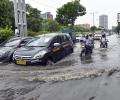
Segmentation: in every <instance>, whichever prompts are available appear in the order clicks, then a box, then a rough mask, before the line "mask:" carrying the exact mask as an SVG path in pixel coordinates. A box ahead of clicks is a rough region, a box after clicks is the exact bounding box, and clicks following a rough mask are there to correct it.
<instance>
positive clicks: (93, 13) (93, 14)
mask: <svg viewBox="0 0 120 100" xmlns="http://www.w3.org/2000/svg"><path fill="white" fill-rule="evenodd" d="M97 13H98V12H92V13H90V14H92V16H93V26H95V14H97Z"/></svg>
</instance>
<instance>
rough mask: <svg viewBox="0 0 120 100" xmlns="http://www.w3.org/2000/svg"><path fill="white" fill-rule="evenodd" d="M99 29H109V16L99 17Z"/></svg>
mask: <svg viewBox="0 0 120 100" xmlns="http://www.w3.org/2000/svg"><path fill="white" fill-rule="evenodd" d="M99 27H102V28H104V29H108V16H107V15H101V16H100V17H99Z"/></svg>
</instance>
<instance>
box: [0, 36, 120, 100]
mask: <svg viewBox="0 0 120 100" xmlns="http://www.w3.org/2000/svg"><path fill="white" fill-rule="evenodd" d="M108 40H109V43H108V45H109V47H108V48H107V49H101V48H99V42H98V41H96V42H95V49H94V51H93V55H92V56H91V57H87V58H85V57H83V58H80V56H79V54H80V45H79V43H78V44H76V46H75V51H74V53H73V54H71V55H69V56H67V57H66V58H64V59H62V60H61V61H59V62H57V63H56V64H54V65H53V66H16V65H14V64H12V63H11V64H0V100H14V99H16V100H29V99H26V98H27V97H26V95H27V94H29V93H31V92H32V91H37V89H39V88H40V87H41V85H42V84H45V83H49V82H52V83H55V82H60V81H62V82H63V81H67V80H76V79H83V78H92V79H94V78H96V77H100V76H102V75H103V74H106V73H107V76H111V75H113V74H114V73H115V72H119V71H120V66H119V65H120V59H119V58H120V37H119V36H117V35H112V36H110V37H108ZM34 95H35V94H34ZM24 96H25V98H24ZM38 97H39V95H37V97H36V98H38ZM31 98H32V96H31ZM31 98H30V100H34V99H31ZM35 100H37V99H35Z"/></svg>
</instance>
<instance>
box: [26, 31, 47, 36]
mask: <svg viewBox="0 0 120 100" xmlns="http://www.w3.org/2000/svg"><path fill="white" fill-rule="evenodd" d="M46 33H48V32H47V31H40V32H33V31H28V36H36V35H41V34H46Z"/></svg>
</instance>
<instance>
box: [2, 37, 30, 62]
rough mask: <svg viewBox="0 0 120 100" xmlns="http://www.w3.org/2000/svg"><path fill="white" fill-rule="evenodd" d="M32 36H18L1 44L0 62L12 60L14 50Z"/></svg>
mask: <svg viewBox="0 0 120 100" xmlns="http://www.w3.org/2000/svg"><path fill="white" fill-rule="evenodd" d="M31 39H32V37H16V38H11V39H9V40H7V41H5V42H3V43H2V44H0V62H8V61H11V60H12V56H13V53H14V51H15V50H16V49H17V48H19V47H22V46H24V45H25V44H26V43H28V42H29V41H30V40H31Z"/></svg>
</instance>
